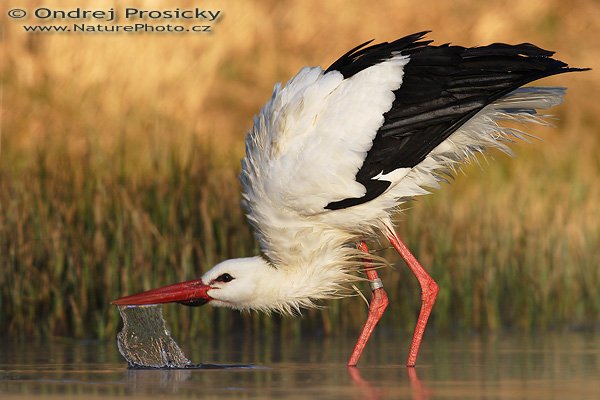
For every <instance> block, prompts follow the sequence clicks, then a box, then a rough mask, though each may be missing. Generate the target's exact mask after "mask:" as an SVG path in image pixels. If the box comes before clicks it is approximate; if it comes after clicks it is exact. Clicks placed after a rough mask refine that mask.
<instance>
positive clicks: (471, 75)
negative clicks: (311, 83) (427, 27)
mask: <svg viewBox="0 0 600 400" xmlns="http://www.w3.org/2000/svg"><path fill="white" fill-rule="evenodd" d="M426 33H427V32H420V33H416V34H414V35H410V36H407V37H405V38H401V39H398V40H396V41H394V42H391V43H381V44H376V45H373V46H370V47H366V48H363V47H364V46H365V45H366V44H368V43H370V42H367V43H365V44H363V45H361V46H358V47H356V48H355V49H353V50H351V51H350V52H348V53H346V54H344V55H343V56H342V57H341V58H340V59H339V60H337V61H336V62H335V63H333V64H332V65H331V66H330V67H329V68H328V69H327V72H328V71H333V70H336V71H339V72H341V73H342V74H343V76H344V78H349V77H352V76H353V75H354V74H356V73H358V72H360V71H362V70H364V69H366V68H369V67H371V66H373V65H375V64H377V63H380V62H382V61H385V60H387V59H389V58H391V57H392V56H393V55H394V54H397V53H400V54H402V55H407V56H409V62H408V63H407V64H406V65H405V66H404V76H403V81H402V85H401V86H400V88H399V89H398V90H396V91H395V92H394V95H395V100H394V102H393V104H392V108H391V109H390V110H389V111H388V112H386V113H385V114H384V123H383V125H382V126H381V127H380V128H379V130H378V132H377V135H376V136H375V139H374V140H373V146H372V147H371V149H370V150H369V152H368V153H367V156H366V158H365V160H364V162H363V165H362V167H361V168H360V170H359V171H358V173H357V174H356V181H357V182H359V183H361V184H362V185H364V186H365V188H366V189H367V192H366V194H365V195H364V196H363V197H360V198H347V199H343V200H341V201H336V202H332V203H329V204H328V205H327V206H326V207H325V208H327V209H330V210H336V209H340V208H346V207H351V206H354V205H358V204H362V203H365V202H367V201H370V200H372V199H374V198H376V197H377V196H379V195H381V194H382V193H384V192H385V191H386V190H387V188H388V187H389V185H390V184H391V182H387V181H382V180H377V179H373V178H374V177H375V176H377V175H379V174H381V173H383V174H387V173H389V172H391V171H394V170H396V169H398V168H412V167H414V166H416V165H417V164H419V163H420V162H421V161H423V160H424V159H425V158H426V157H427V155H428V154H429V153H430V152H431V151H432V150H433V149H434V148H435V147H437V146H438V145H439V144H440V143H442V142H443V141H444V140H446V139H447V138H448V137H449V136H450V135H451V134H452V133H453V132H455V131H456V130H457V129H458V128H460V126H462V125H463V124H464V123H465V122H467V121H468V120H469V119H470V118H472V117H473V116H474V115H475V114H476V113H477V112H479V111H480V110H481V109H482V108H484V107H485V106H486V105H488V104H490V103H492V102H494V101H495V100H498V99H499V98H501V97H503V96H506V95H507V94H508V93H510V92H512V91H513V90H515V89H517V88H519V87H520V86H523V85H525V84H526V83H529V82H532V81H534V80H537V79H540V78H544V77H547V76H550V75H555V74H560V73H564V72H570V71H581V70H583V69H578V68H570V67H568V66H567V64H565V63H563V62H562V61H559V60H555V59H553V58H551V56H552V55H553V54H554V53H553V52H551V51H548V50H544V49H540V48H539V47H536V46H534V45H532V44H530V43H522V44H518V45H508V44H503V43H494V44H491V45H488V46H482V47H473V48H465V47H461V46H450V45H448V44H444V45H441V46H432V45H430V43H431V41H420V39H421V38H422V37H423V36H424V35H425V34H426Z"/></svg>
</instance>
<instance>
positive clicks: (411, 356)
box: [387, 230, 438, 367]
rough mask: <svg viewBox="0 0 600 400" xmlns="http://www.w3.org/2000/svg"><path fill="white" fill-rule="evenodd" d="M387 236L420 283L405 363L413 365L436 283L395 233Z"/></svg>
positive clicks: (433, 300) (409, 365)
mask: <svg viewBox="0 0 600 400" xmlns="http://www.w3.org/2000/svg"><path fill="white" fill-rule="evenodd" d="M387 238H388V240H389V241H390V243H392V246H394V248H395V249H396V250H397V251H398V253H399V254H400V255H401V256H402V258H403V259H404V261H406V263H407V264H408V267H409V268H410V269H411V271H412V273H413V274H415V276H416V277H417V279H418V280H419V284H420V285H421V312H420V313H419V319H417V326H416V327H415V333H414V335H413V340H412V344H411V345H410V351H409V352H408V361H407V363H406V365H407V366H408V367H414V366H415V362H416V361H417V354H419V346H420V345H421V340H422V339H423V333H424V332H425V327H426V326H427V320H428V319H429V314H430V313H431V309H432V308H433V304H434V303H435V298H436V297H437V293H438V285H437V283H435V281H434V280H433V278H432V277H431V276H429V274H428V273H427V272H426V271H425V270H424V269H423V267H422V266H421V264H419V262H418V261H417V259H416V258H415V256H413V255H412V253H411V252H410V250H408V247H406V245H405V244H404V243H403V242H402V240H400V238H399V237H398V236H397V235H396V233H394V232H393V231H392V230H390V231H389V232H388V234H387Z"/></svg>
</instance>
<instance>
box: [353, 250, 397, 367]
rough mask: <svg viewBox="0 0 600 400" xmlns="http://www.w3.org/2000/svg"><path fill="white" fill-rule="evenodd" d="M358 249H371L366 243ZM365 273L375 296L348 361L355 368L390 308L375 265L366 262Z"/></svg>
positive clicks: (366, 251) (368, 261)
mask: <svg viewBox="0 0 600 400" xmlns="http://www.w3.org/2000/svg"><path fill="white" fill-rule="evenodd" d="M358 248H359V249H360V250H362V251H364V252H365V253H368V252H369V248H368V247H367V244H366V243H365V242H360V243H359V244H358ZM365 272H366V274H367V278H368V279H369V283H370V285H371V289H372V290H373V296H372V297H371V303H370V304H369V316H368V317H367V322H365V326H364V327H363V330H362V332H361V334H360V336H359V337H358V340H357V341H356V345H355V346H354V351H353V352H352V355H351V356H350V360H349V361H348V365H349V366H355V365H356V364H358V359H359V358H360V355H361V354H362V352H363V349H364V348H365V345H366V344H367V342H368V341H369V338H370V337H371V333H373V329H375V325H377V322H379V320H380V319H381V316H382V315H383V312H384V311H385V309H386V308H387V306H388V297H387V294H386V293H385V290H383V284H382V283H381V279H379V276H378V275H377V271H376V270H375V267H373V264H371V261H370V260H365Z"/></svg>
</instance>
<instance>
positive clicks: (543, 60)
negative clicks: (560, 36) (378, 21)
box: [113, 32, 583, 366]
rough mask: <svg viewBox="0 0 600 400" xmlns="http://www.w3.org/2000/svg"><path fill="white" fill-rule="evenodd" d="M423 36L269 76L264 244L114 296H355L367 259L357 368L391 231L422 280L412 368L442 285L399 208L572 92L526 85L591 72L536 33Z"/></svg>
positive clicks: (262, 140)
mask: <svg viewBox="0 0 600 400" xmlns="http://www.w3.org/2000/svg"><path fill="white" fill-rule="evenodd" d="M426 33H427V32H420V33H416V34H413V35H410V36H406V37H403V38H401V39H398V40H396V41H393V42H391V43H387V42H386V43H380V44H376V45H371V46H367V45H368V44H369V43H370V42H366V43H363V44H361V45H359V46H357V47H355V48H353V49H352V50H350V51H349V52H347V53H346V54H344V55H343V56H342V57H340V58H339V59H338V60H337V61H335V62H334V63H333V64H332V65H331V66H330V67H329V68H327V69H325V70H323V69H322V68H320V67H312V68H309V67H306V68H303V69H301V70H300V72H299V73H298V74H297V75H296V76H295V77H293V78H292V79H291V80H290V81H289V82H288V83H287V84H286V85H285V86H284V87H282V86H281V84H277V85H275V89H274V91H273V95H272V96H271V99H270V100H269V101H268V102H267V104H266V105H265V106H264V107H263V109H262V110H261V112H260V114H259V115H258V116H256V117H255V119H254V127H253V128H252V129H251V130H250V131H249V133H248V135H247V137H246V157H245V158H244V160H243V161H242V172H241V176H240V180H241V184H242V190H243V193H242V196H243V205H244V208H245V210H246V213H247V217H248V220H249V221H250V224H251V225H252V227H253V228H254V233H255V236H256V239H257V240H258V242H259V244H260V249H261V254H260V255H258V256H255V257H250V258H239V259H232V260H226V261H223V262H221V263H220V264H217V265H216V266H214V267H213V268H211V269H210V270H208V271H207V272H206V273H205V274H204V275H203V276H202V277H201V278H200V279H198V280H192V281H188V282H183V283H178V284H175V285H170V286H166V287H163V288H159V289H154V290H149V291H147V292H144V293H140V294H137V295H132V296H127V297H123V298H121V299H118V300H115V301H114V302H113V304H117V305H143V304H157V303H168V302H178V303H182V304H185V305H202V304H205V303H210V304H212V305H213V306H218V307H230V308H234V309H238V310H259V311H264V312H267V313H268V312H272V311H276V312H280V313H283V314H296V313H298V312H299V311H300V309H302V308H310V307H315V306H316V305H318V304H319V303H320V301H321V300H324V299H332V298H339V297H343V296H346V295H350V294H352V293H353V292H352V290H350V289H349V287H351V286H352V284H353V282H356V281H357V280H364V278H362V277H361V273H360V272H361V269H364V270H365V272H366V278H367V279H368V281H369V282H370V286H371V289H372V291H373V295H372V300H371V303H370V308H369V316H368V320H367V322H366V324H365V326H364V328H363V331H362V333H361V335H360V337H359V339H358V341H357V343H356V346H355V348H354V351H353V353H352V355H351V357H350V360H349V362H348V365H356V364H357V363H358V360H359V357H360V355H361V353H362V351H363V348H364V346H365V344H366V343H367V341H368V339H369V337H370V335H371V332H372V331H373V328H374V327H375V325H376V324H377V322H378V321H379V319H380V318H381V316H382V314H383V312H384V310H385V308H386V306H387V304H388V299H387V295H386V292H385V291H384V289H383V284H382V282H381V280H380V279H379V277H378V275H377V271H376V269H375V267H376V266H378V265H379V264H381V263H382V260H378V259H377V258H376V257H373V256H372V255H369V254H368V248H367V245H366V244H365V240H367V239H370V238H376V237H378V236H379V235H383V236H384V237H386V238H387V239H388V240H389V241H390V242H391V244H392V246H393V247H394V248H395V249H396V250H397V251H398V253H400V255H401V256H402V258H403V259H404V260H405V261H406V263H407V264H408V266H409V268H410V269H411V270H412V272H413V273H414V274H415V276H416V277H417V279H418V281H419V283H420V285H421V290H422V306H421V312H420V314H419V317H418V321H417V325H416V329H415V332H414V337H413V341H412V344H411V347H410V351H409V356H408V362H407V365H408V366H414V365H415V362H416V359H417V353H418V351H419V345H420V343H421V339H422V337H423V332H424V331H425V326H426V324H427V320H428V317H429V314H430V312H431V308H432V306H433V304H434V302H435V299H436V295H437V292H438V285H437V284H436V282H435V281H434V280H433V279H432V278H431V277H430V276H429V275H428V274H427V272H426V271H425V270H424V269H423V267H422V266H421V265H420V264H419V262H418V261H417V260H416V258H415V257H414V256H413V255H412V254H411V252H410V251H409V250H408V248H407V247H406V246H405V245H404V243H403V242H402V241H401V240H400V238H399V237H398V235H397V234H396V233H395V232H394V228H393V225H392V222H391V217H392V215H393V214H394V213H396V212H398V211H399V207H400V205H401V204H403V203H404V202H406V201H408V200H410V199H412V198H413V197H415V196H419V195H424V194H427V193H429V190H430V189H431V188H437V187H438V186H439V185H438V184H439V182H440V181H443V180H444V177H445V176H447V175H451V174H452V173H453V172H454V171H455V168H456V167H457V166H458V165H459V164H460V163H462V162H465V161H468V160H469V159H471V158H473V157H475V156H476V155H477V153H481V152H483V151H485V150H487V149H490V148H496V149H500V150H501V151H503V152H506V153H509V152H510V150H509V148H508V147H507V143H509V142H512V141H513V139H514V138H521V137H522V132H520V131H518V130H516V129H512V128H508V127H505V126H502V125H500V124H499V122H501V121H521V122H537V123H543V122H544V121H543V120H542V118H541V116H540V115H538V114H537V110H538V109H546V108H549V107H552V106H555V105H557V104H559V103H560V102H561V101H562V96H563V94H564V88H556V87H552V88H548V87H527V88H520V87H521V86H522V85H525V84H527V83H529V82H531V81H534V80H537V79H540V78H544V77H547V76H550V75H555V74H560V73H564V72H571V71H581V70H583V69H578V68H570V67H568V66H567V65H566V64H565V63H563V62H561V61H558V60H555V59H553V58H551V56H552V55H553V52H550V51H546V50H543V49H540V48H538V47H536V46H534V45H532V44H528V43H523V44H518V45H507V44H501V43H496V44H491V45H488V46H482V47H472V48H466V47H461V46H453V45H448V44H444V45H441V46H437V45H432V44H431V43H432V41H430V40H424V39H423V37H424V36H425V34H426ZM374 260H375V261H374Z"/></svg>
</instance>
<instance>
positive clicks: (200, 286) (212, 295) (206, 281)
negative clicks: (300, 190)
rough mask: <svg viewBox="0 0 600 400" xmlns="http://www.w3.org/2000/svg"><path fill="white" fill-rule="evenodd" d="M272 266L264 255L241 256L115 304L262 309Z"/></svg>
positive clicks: (121, 299)
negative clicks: (163, 304)
mask: <svg viewBox="0 0 600 400" xmlns="http://www.w3.org/2000/svg"><path fill="white" fill-rule="evenodd" d="M269 271H273V268H272V267H270V266H269V264H268V263H267V262H266V261H265V260H264V259H263V258H262V257H250V258H238V259H232V260H227V261H223V262H222V263H220V264H217V265H215V266H214V267H213V268H211V269H210V270H209V271H207V272H206V273H205V274H204V275H203V276H202V278H200V279H197V280H192V281H187V282H181V283H176V284H174V285H169V286H164V287H161V288H158V289H152V290H148V291H146V292H142V293H138V294H134V295H131V296H126V297H122V298H120V299H117V300H114V301H113V302H112V304H115V305H121V306H125V305H130V306H135V305H149V304H162V303H180V304H184V305H188V306H201V305H204V304H206V303H209V302H210V303H211V304H212V305H215V306H224V307H231V308H236V309H250V308H262V307H263V304H264V302H265V300H266V299H265V297H270V296H268V294H267V293H263V292H266V287H265V284H264V283H265V282H268V281H269Z"/></svg>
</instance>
